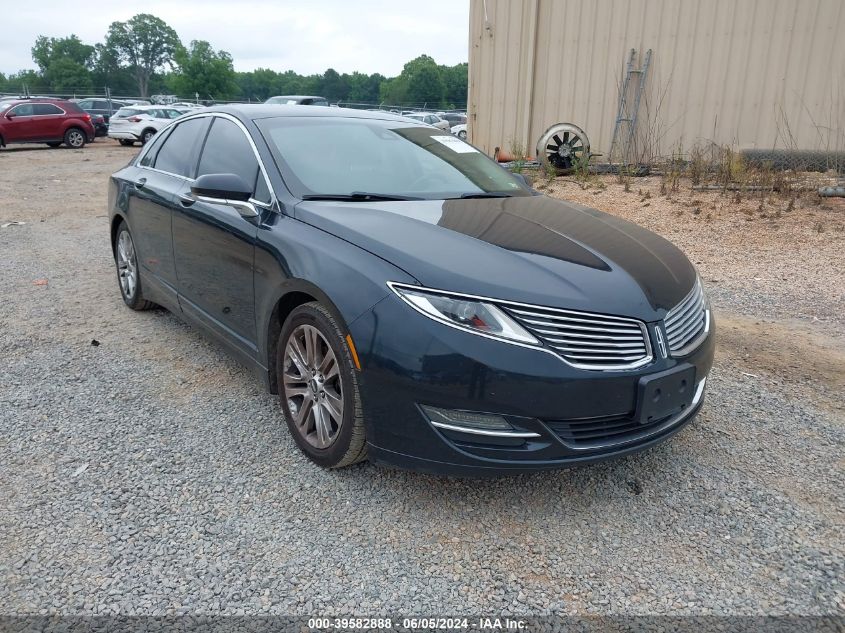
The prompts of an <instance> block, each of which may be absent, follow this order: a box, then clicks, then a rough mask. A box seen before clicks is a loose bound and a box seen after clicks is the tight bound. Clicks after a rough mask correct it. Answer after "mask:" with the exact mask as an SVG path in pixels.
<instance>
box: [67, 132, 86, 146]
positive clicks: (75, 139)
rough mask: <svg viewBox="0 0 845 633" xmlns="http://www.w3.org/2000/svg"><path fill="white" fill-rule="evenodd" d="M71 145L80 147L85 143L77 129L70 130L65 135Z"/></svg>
mask: <svg viewBox="0 0 845 633" xmlns="http://www.w3.org/2000/svg"><path fill="white" fill-rule="evenodd" d="M67 140H68V143H69V144H70V146H71V147H82V146H83V145H84V144H85V137H84V136H82V132H79V131H78V130H71V131H70V132H69V133H68V135H67Z"/></svg>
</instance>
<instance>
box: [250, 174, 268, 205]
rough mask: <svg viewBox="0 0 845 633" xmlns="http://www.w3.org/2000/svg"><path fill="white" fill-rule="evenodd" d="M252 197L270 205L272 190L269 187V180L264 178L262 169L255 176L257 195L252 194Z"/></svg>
mask: <svg viewBox="0 0 845 633" xmlns="http://www.w3.org/2000/svg"><path fill="white" fill-rule="evenodd" d="M252 197H253V198H255V199H256V200H258V201H259V202H263V203H264V204H270V188H269V187H268V186H267V179H266V178H264V174H262V173H261V170H260V169H259V170H258V173H257V174H256V175H255V193H253V194H252Z"/></svg>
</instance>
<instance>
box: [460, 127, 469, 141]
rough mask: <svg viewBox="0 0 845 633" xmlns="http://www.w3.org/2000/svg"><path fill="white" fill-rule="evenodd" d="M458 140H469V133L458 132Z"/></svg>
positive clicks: (464, 131)
mask: <svg viewBox="0 0 845 633" xmlns="http://www.w3.org/2000/svg"><path fill="white" fill-rule="evenodd" d="M458 138H459V139H461V140H462V141H465V140H467V131H466V130H461V131H460V132H458Z"/></svg>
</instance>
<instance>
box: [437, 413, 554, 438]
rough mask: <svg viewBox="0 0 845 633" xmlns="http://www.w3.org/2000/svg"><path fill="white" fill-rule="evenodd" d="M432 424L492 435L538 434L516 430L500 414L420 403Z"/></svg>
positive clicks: (521, 435)
mask: <svg viewBox="0 0 845 633" xmlns="http://www.w3.org/2000/svg"><path fill="white" fill-rule="evenodd" d="M421 408H422V410H423V412H424V413H425V414H426V416H427V417H428V419H429V421H430V422H431V424H432V425H434V426H436V427H437V428H441V429H447V430H450V431H459V432H461V433H472V434H475V435H487V436H492V437H539V434H537V433H532V432H526V431H517V430H516V429H515V428H513V426H511V424H510V423H509V422H508V421H507V420H505V418H503V417H502V416H500V415H495V414H490V413H473V412H471V411H456V410H454V409H438V408H437V407H430V406H427V405H421Z"/></svg>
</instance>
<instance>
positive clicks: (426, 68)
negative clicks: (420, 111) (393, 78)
mask: <svg viewBox="0 0 845 633" xmlns="http://www.w3.org/2000/svg"><path fill="white" fill-rule="evenodd" d="M402 75H404V76H405V77H406V83H407V94H406V98H407V100H408V101H410V102H412V103H418V104H423V103H426V104H428V107H436V106H439V105H440V104H442V103H443V97H444V96H445V94H446V89H445V86H444V84H443V77H442V76H441V73H440V66H438V65H437V63H436V62H435V61H434V60H433V59H432V58H431V57H429V56H428V55H420V56H419V57H417V58H416V59H412V60H411V61H409V62H408V63H407V64H405V67H404V68H403V69H402Z"/></svg>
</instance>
